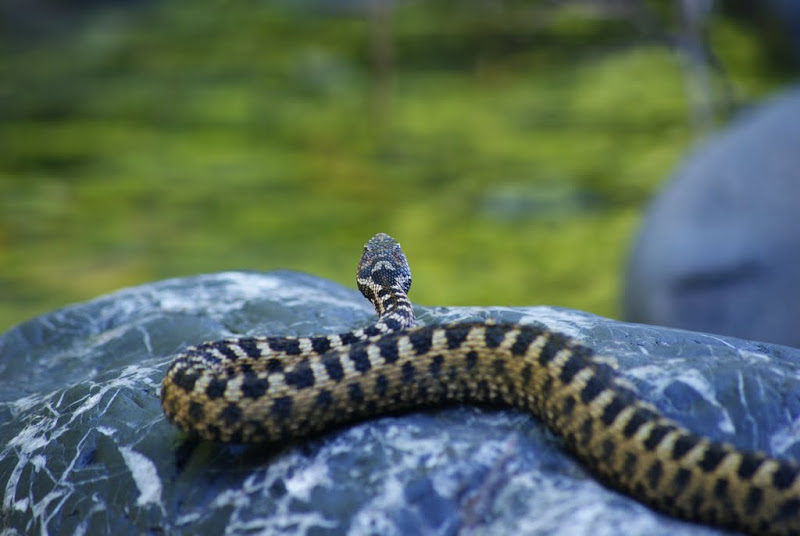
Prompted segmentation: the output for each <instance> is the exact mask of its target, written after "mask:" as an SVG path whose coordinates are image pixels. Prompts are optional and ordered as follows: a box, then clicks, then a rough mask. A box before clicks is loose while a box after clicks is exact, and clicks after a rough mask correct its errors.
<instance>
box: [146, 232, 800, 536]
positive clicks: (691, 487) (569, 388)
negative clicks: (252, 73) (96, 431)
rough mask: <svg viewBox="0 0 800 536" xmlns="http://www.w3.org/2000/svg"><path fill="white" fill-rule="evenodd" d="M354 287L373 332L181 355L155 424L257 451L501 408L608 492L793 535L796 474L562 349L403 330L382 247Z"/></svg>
mask: <svg viewBox="0 0 800 536" xmlns="http://www.w3.org/2000/svg"><path fill="white" fill-rule="evenodd" d="M357 280H358V286H359V289H360V290H361V292H362V293H363V294H364V296H366V297H367V298H368V299H369V300H370V301H372V303H373V304H374V305H375V308H376V310H377V313H378V315H379V318H378V321H377V323H376V324H374V325H372V326H370V327H368V328H365V329H363V330H357V331H353V332H350V333H345V334H340V335H323V336H318V337H250V338H238V339H227V340H221V341H216V342H209V343H205V344H201V345H199V346H194V347H192V348H189V349H188V350H186V351H185V352H184V353H182V354H180V355H178V356H177V357H175V359H174V360H173V361H172V363H171V364H170V366H169V369H168V370H167V373H166V377H165V378H164V381H163V385H162V390H161V403H162V406H163V408H164V412H165V413H166V415H167V418H168V419H169V420H170V421H171V422H172V423H174V424H175V425H176V426H177V427H178V428H180V429H181V430H184V431H186V432H189V433H191V434H196V435H199V436H200V437H202V438H205V439H209V440H212V441H223V442H240V443H260V442H276V441H281V440H285V439H287V438H300V437H303V436H307V435H309V434H312V433H315V432H319V431H322V430H326V429H330V428H332V427H334V426H335V425H339V424H343V423H348V422H353V421H356V420H361V419H365V418H368V417H373V416H377V415H381V414H385V413H393V412H397V411H399V410H409V409H412V408H423V407H430V406H436V405H442V404H448V403H478V404H492V405H501V406H511V407H514V408H519V409H522V410H524V411H528V412H530V413H532V414H533V415H534V416H536V417H537V418H539V419H541V420H542V421H543V422H544V423H546V424H547V426H548V427H549V428H550V429H551V430H552V431H553V432H555V433H556V434H557V435H559V436H560V437H561V438H562V439H563V441H564V443H565V445H566V446H567V448H568V449H569V450H570V451H571V452H572V453H573V454H574V455H575V456H576V457H577V458H578V459H580V460H581V461H582V462H583V463H584V464H585V465H586V466H587V467H588V468H589V469H590V470H591V471H592V472H593V473H594V474H595V475H597V476H598V477H599V478H600V479H601V480H602V481H603V482H604V483H606V484H607V485H608V486H610V487H612V488H614V489H617V490H620V491H622V492H624V493H626V494H628V495H630V496H631V497H633V498H635V499H637V500H639V501H642V502H644V503H646V504H648V505H650V506H651V507H652V508H654V509H656V510H659V511H661V512H665V513H667V514H670V515H673V516H677V517H680V518H684V519H688V520H694V521H699V522H703V523H708V524H712V525H717V526H721V527H727V528H732V529H737V530H740V531H744V532H748V533H750V534H754V535H763V534H782V535H788V534H800V477H799V476H798V475H800V465H799V464H798V463H795V462H790V461H785V460H778V459H774V458H770V457H769V456H767V455H765V454H763V453H760V452H750V451H743V450H737V449H736V448H734V447H733V446H731V445H729V444H727V443H716V442H712V441H710V440H708V439H705V438H703V437H700V436H697V435H695V434H693V433H691V432H689V431H688V430H686V429H685V428H683V427H682V426H680V425H679V424H677V423H676V422H674V421H672V420H670V419H668V418H666V417H664V416H662V415H661V414H660V413H659V412H658V410H656V409H655V407H654V406H652V405H650V404H648V403H646V402H644V401H642V400H641V399H640V398H639V396H638V395H637V393H636V392H635V391H634V389H633V388H632V387H631V386H630V385H628V384H627V383H626V382H624V381H623V380H621V379H620V378H618V377H617V375H616V373H615V372H614V370H613V368H612V367H611V366H609V365H608V364H605V363H604V362H603V361H602V360H598V359H596V358H595V357H594V354H593V352H592V350H591V349H589V348H587V347H585V346H582V345H580V344H578V343H577V342H575V341H574V340H572V339H571V338H569V337H568V336H566V335H563V334H560V333H556V332H552V331H549V330H547V329H541V328H537V327H533V326H527V325H518V324H500V323H491V322H479V323H457V324H448V325H440V326H425V327H413V325H414V322H415V320H414V313H413V311H412V308H411V303H410V301H409V300H408V297H407V295H406V293H407V292H408V291H409V289H410V287H411V273H410V269H409V267H408V263H407V262H406V259H405V256H404V255H403V252H402V250H401V249H400V245H399V244H398V243H397V242H395V241H394V240H393V239H392V238H391V237H389V236H388V235H385V234H378V235H376V236H375V237H373V238H372V239H371V240H370V241H369V242H368V243H367V245H366V246H365V247H364V254H363V256H362V258H361V262H360V263H359V267H358V277H357Z"/></svg>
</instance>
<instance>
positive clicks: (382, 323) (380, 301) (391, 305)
mask: <svg viewBox="0 0 800 536" xmlns="http://www.w3.org/2000/svg"><path fill="white" fill-rule="evenodd" d="M372 303H373V304H374V305H375V311H376V312H377V313H378V321H377V322H376V323H375V327H377V328H378V329H380V330H381V331H382V332H388V331H398V330H402V329H407V328H410V327H413V326H414V324H416V322H417V320H416V317H415V316H414V307H413V306H412V305H411V300H409V299H408V296H407V295H406V293H405V292H402V291H401V290H400V291H399V290H398V289H396V288H393V289H388V290H387V289H381V290H379V291H378V292H377V296H376V298H375V299H374V300H372Z"/></svg>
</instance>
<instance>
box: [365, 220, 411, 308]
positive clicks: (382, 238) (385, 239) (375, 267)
mask: <svg viewBox="0 0 800 536" xmlns="http://www.w3.org/2000/svg"><path fill="white" fill-rule="evenodd" d="M357 280H358V290H360V291H361V294H363V295H364V296H365V297H366V298H367V299H372V296H377V295H378V293H379V292H380V291H381V290H384V289H385V290H384V292H388V291H390V290H394V291H397V290H402V291H403V292H405V293H408V291H409V290H411V268H410V267H409V266H408V261H407V260H406V256H405V255H404V254H403V250H402V249H401V248H400V244H398V243H397V241H396V240H395V239H394V238H392V237H391V236H389V235H387V234H384V233H378V234H376V235H375V236H373V237H372V238H370V240H369V242H367V244H366V245H365V246H364V253H363V254H362V255H361V260H360V261H359V263H358V273H357Z"/></svg>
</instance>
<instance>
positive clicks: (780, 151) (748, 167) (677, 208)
mask: <svg viewBox="0 0 800 536" xmlns="http://www.w3.org/2000/svg"><path fill="white" fill-rule="evenodd" d="M798 267H800V88H798V89H795V90H793V91H790V92H788V93H785V94H783V95H780V96H778V97H777V98H774V99H772V100H770V101H768V102H766V103H765V104H763V105H761V106H759V107H758V108H756V109H754V110H751V111H750V112H749V113H746V114H744V115H743V116H742V117H741V118H739V120H737V121H735V122H734V123H732V124H731V125H730V127H728V128H727V130H726V131H724V132H723V133H722V134H720V135H718V136H717V137H716V138H714V139H712V140H711V141H709V142H708V143H706V144H705V145H703V146H702V147H700V148H699V149H698V150H697V151H696V152H695V153H694V154H693V156H692V157H691V158H689V159H688V161H687V162H686V164H685V165H684V166H683V168H682V169H680V170H679V171H678V172H677V174H676V176H675V177H674V178H673V179H672V180H671V182H669V183H668V184H667V185H666V187H665V188H664V189H663V191H661V192H660V193H659V195H658V197H657V198H656V199H655V201H654V203H653V205H652V207H651V208H650V210H649V212H648V214H647V215H646V217H645V220H644V223H643V225H642V228H641V230H640V233H639V236H638V238H637V240H636V243H635V246H634V248H633V252H632V254H631V260H630V266H629V269H628V274H627V278H626V282H625V295H624V303H623V309H624V315H625V318H626V320H629V321H633V322H643V323H647V324H657V325H664V326H673V327H679V328H684V329H692V330H696V331H704V332H709V333H720V334H723V335H732V336H736V337H742V338H746V339H751V340H761V341H768V342H774V343H779V344H787V345H791V346H800V329H798V327H797V326H798V319H800V269H798Z"/></svg>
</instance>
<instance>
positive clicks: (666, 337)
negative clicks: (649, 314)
mask: <svg viewBox="0 0 800 536" xmlns="http://www.w3.org/2000/svg"><path fill="white" fill-rule="evenodd" d="M417 313H418V316H419V318H420V322H421V323H425V324H430V323H438V322H445V321H452V320H462V319H463V320H468V319H472V320H474V319H479V318H487V317H493V318H497V319H499V320H504V321H514V322H525V323H543V324H545V325H547V326H549V327H551V328H553V329H556V330H559V331H564V332H566V333H568V334H570V335H573V336H575V337H577V338H578V339H580V340H582V341H584V342H585V343H587V344H589V345H592V346H594V347H595V348H597V349H598V351H600V352H601V353H603V354H606V355H612V356H614V358H615V359H616V360H617V362H618V363H619V367H620V371H621V372H622V373H623V374H624V375H625V376H626V377H628V378H630V379H631V381H633V382H634V383H636V384H637V385H638V386H639V388H640V389H641V391H642V393H643V394H644V396H645V398H647V399H649V400H651V401H653V402H654V403H655V404H656V405H657V406H658V407H659V408H660V409H661V410H662V411H664V412H665V413H666V414H668V415H670V416H671V417H673V418H675V419H677V420H679V421H680V422H682V423H683V424H685V425H686V426H687V427H689V428H691V429H693V430H695V431H698V432H703V433H704V434H706V435H708V436H710V437H712V438H715V439H718V440H728V441H731V442H733V443H735V444H736V445H738V446H739V447H742V448H759V449H763V450H766V451H769V452H771V453H772V454H774V455H778V456H782V457H789V458H794V459H800V439H798V438H800V434H798V429H800V350H794V349H790V348H785V347H780V346H770V345H766V344H760V343H752V342H746V341H741V340H735V339H726V338H723V337H716V336H709V335H702V334H698V333H690V332H683V331H678V330H672V329H664V328H654V327H648V326H639V325H631V324H623V323H619V322H614V321H611V320H607V319H603V318H599V317H595V316H592V315H589V314H586V313H581V312H577V311H569V310H562V309H554V308H549V307H531V308H503V307H492V308H426V307H418V308H417ZM373 318H374V313H373V312H372V310H371V307H370V305H369V304H368V303H367V302H366V301H365V300H364V299H363V298H361V297H360V295H359V294H358V293H357V292H356V291H355V290H350V289H346V288H343V287H340V286H338V285H336V284H333V283H330V282H327V281H324V280H321V279H317V278H313V277H311V276H307V275H303V274H297V273H290V272H272V273H265V274H261V273H249V272H226V273H220V274H213V275H205V276H197V277H191V278H185V279H176V280H168V281H163V282H158V283H153V284H149V285H144V286H140V287H136V288H131V289H125V290H122V291H119V292H116V293H114V294H111V295H108V296H105V297H101V298H99V299H96V300H93V301H91V302H88V303H84V304H79V305H75V306H72V307H68V308H66V309H62V310H59V311H56V312H53V313H51V314H47V315H44V316H42V317H39V318H37V319H34V320H31V321H29V322H27V323H25V324H22V325H20V326H18V327H17V328H15V329H12V330H11V331H9V332H7V333H5V334H4V335H2V336H0V497H2V529H3V530H2V534H4V535H17V534H47V533H49V534H115V535H122V534H142V533H156V534H162V533H167V534H173V533H193V534H222V533H223V532H224V533H225V534H233V535H238V534H280V533H286V534H301V535H305V534H308V535H326V534H353V535H360V534H382V535H392V534H398V535H399V534H436V535H439V534H441V535H451V534H470V535H480V534H519V535H523V534H524V535H575V534H578V535H580V534H591V535H592V536H603V535H617V534H622V533H624V534H627V535H631V536H636V535H643V536H644V535H646V536H659V535H663V536H667V535H670V536H673V535H683V536H689V535H692V536H699V535H713V534H723V532H722V531H718V530H716V529H712V528H707V527H702V526H699V525H694V524H691V523H684V522H681V521H677V520H674V519H671V518H667V517H665V516H662V515H660V514H657V513H654V512H652V511H651V510H649V509H648V508H646V507H644V506H642V505H640V504H639V503H637V502H636V501H634V500H632V499H630V498H628V497H625V496H622V495H620V494H618V493H615V492H613V491H610V490H608V489H606V488H604V487H603V486H602V485H600V484H598V483H597V481H596V480H595V479H594V478H592V477H591V475H589V474H587V473H586V472H585V471H584V469H583V468H582V466H581V465H580V464H579V463H578V462H576V461H575V460H574V459H572V458H571V457H570V456H567V455H565V454H564V452H563V450H562V447H561V444H560V442H559V440H558V439H557V438H555V437H554V436H552V435H551V434H550V433H549V432H548V431H546V430H545V429H544V427H543V426H542V425H541V424H540V423H539V422H538V421H537V420H535V419H534V418H532V417H530V416H528V415H526V414H523V413H520V412H517V411H491V410H485V409H477V408H470V407H456V408H449V409H441V410H435V411H426V412H419V413H413V414H409V415H402V416H388V417H383V418H379V419H375V420H373V421H370V422H366V423H362V424H359V425H354V426H351V427H347V428H344V429H342V430H339V431H336V432H332V433H329V434H325V435H323V436H320V437H318V438H315V439H312V440H309V441H303V442H298V443H295V444H286V445H275V446H270V447H244V446H222V445H214V444H209V443H204V442H198V441H195V440H192V439H189V438H187V437H185V436H183V435H182V434H180V433H179V432H178V431H177V430H176V429H174V428H173V427H172V426H171V425H170V424H169V423H167V422H166V420H165V418H164V416H163V413H162V412H161V408H160V405H159V398H158V393H159V384H160V381H161V378H162V375H163V373H164V370H165V369H166V366H167V364H168V362H169V360H170V357H171V355H173V354H174V353H175V352H177V351H179V350H180V349H182V348H184V347H185V346H187V345H190V344H193V343H198V342H200V341H203V340H207V339H216V338H221V337H227V336H232V335H256V334H267V333H269V334H284V335H296V334H301V335H305V334H315V333H336V332H342V331H348V330H351V329H353V328H356V327H360V326H364V325H367V324H368V323H369V322H370V321H371V319H373Z"/></svg>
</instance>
